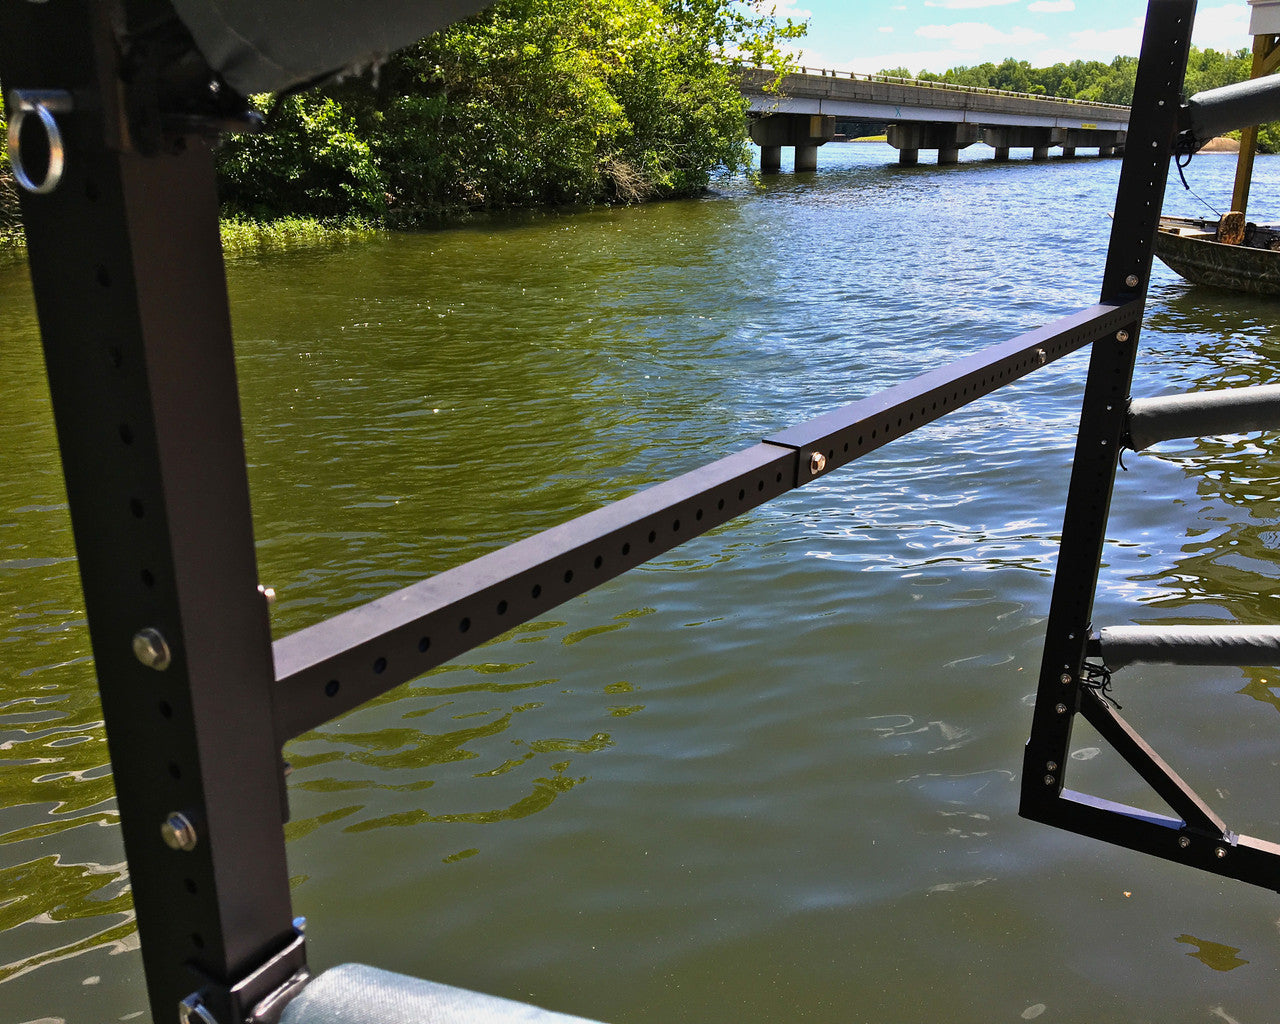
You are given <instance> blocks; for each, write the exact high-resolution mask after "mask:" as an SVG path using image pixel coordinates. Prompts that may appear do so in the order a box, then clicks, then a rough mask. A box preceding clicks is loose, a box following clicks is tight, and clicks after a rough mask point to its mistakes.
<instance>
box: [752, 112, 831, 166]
mask: <svg viewBox="0 0 1280 1024" xmlns="http://www.w3.org/2000/svg"><path fill="white" fill-rule="evenodd" d="M835 134H836V119H835V118H834V117H832V116H831V115H830V114H770V115H768V116H767V117H760V118H757V119H756V120H754V121H752V122H751V141H752V142H754V143H755V144H756V145H757V146H759V147H760V173H762V174H776V173H778V170H779V169H780V168H781V166H782V156H781V151H782V147H783V146H794V147H795V150H796V170H797V171H801V172H803V171H816V170H817V169H818V147H819V146H821V145H823V144H824V143H827V142H830V141H831V140H832V139H833V138H834V137H835Z"/></svg>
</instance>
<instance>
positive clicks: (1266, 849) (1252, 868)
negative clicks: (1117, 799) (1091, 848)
mask: <svg viewBox="0 0 1280 1024" xmlns="http://www.w3.org/2000/svg"><path fill="white" fill-rule="evenodd" d="M1049 807H1052V812H1051V813H1045V811H1047V810H1048V809H1049ZM1021 814H1022V816H1023V817H1024V818H1028V819H1030V820H1031V821H1039V822H1041V823H1043V824H1046V825H1053V826H1054V827H1056V828H1061V829H1065V830H1066V831H1068V832H1074V833H1076V834H1077V835H1081V836H1086V837H1088V838H1090V839H1101V840H1102V841H1103V842H1107V843H1113V844H1114V845H1116V846H1123V847H1125V848H1126V849H1129V850H1135V851H1137V852H1138V853H1146V854H1149V855H1151V856H1152V857H1160V858H1162V859H1164V860H1170V861H1174V862H1176V863H1178V864H1185V865H1187V866H1188V867H1193V868H1199V869H1200V870H1201V871H1209V872H1212V873H1213V874H1215V875H1224V876H1226V877H1227V878H1235V879H1237V880H1238V881H1241V882H1248V883H1249V884H1251V885H1258V886H1262V887H1264V888H1267V889H1274V890H1276V891H1280V870H1277V864H1280V845H1277V844H1275V843H1271V842H1267V841H1266V840H1265V839H1255V838H1253V837H1252V836H1242V835H1235V834H1234V833H1228V834H1227V835H1226V836H1222V837H1219V836H1214V835H1206V834H1202V833H1198V832H1194V831H1191V830H1189V829H1188V828H1187V827H1186V826H1185V825H1184V823H1183V822H1181V821H1179V820H1178V819H1177V818H1171V817H1168V816H1167V815H1163V814H1155V813H1152V812H1151V811H1144V810H1140V809H1138V808H1136V807H1129V806H1127V805H1125V804H1119V803H1114V802H1112V801H1110V800H1104V799H1102V798H1100V797H1096V796H1090V795H1088V794H1087V793H1077V792H1075V791H1074V790H1070V789H1064V790H1063V791H1062V793H1061V795H1060V796H1059V797H1058V799H1056V800H1054V801H1053V802H1052V804H1045V805H1041V806H1039V807H1029V806H1024V807H1023V808H1022V810H1021Z"/></svg>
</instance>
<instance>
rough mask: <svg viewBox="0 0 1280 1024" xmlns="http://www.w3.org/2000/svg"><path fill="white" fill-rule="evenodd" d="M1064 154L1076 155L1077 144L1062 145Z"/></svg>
mask: <svg viewBox="0 0 1280 1024" xmlns="http://www.w3.org/2000/svg"><path fill="white" fill-rule="evenodd" d="M1062 155H1063V156H1075V155H1076V147H1075V146H1066V145H1064V146H1063V147H1062Z"/></svg>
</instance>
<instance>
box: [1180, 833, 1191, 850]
mask: <svg viewBox="0 0 1280 1024" xmlns="http://www.w3.org/2000/svg"><path fill="white" fill-rule="evenodd" d="M1178 845H1179V846H1181V847H1182V848H1183V849H1184V850H1185V849H1186V848H1187V847H1188V846H1190V845H1191V839H1190V837H1189V836H1178Z"/></svg>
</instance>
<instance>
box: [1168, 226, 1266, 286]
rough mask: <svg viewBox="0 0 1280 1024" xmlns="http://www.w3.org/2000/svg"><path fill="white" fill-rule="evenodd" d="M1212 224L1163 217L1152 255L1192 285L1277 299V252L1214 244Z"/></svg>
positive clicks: (1243, 246) (1219, 243) (1251, 247)
mask: <svg viewBox="0 0 1280 1024" xmlns="http://www.w3.org/2000/svg"><path fill="white" fill-rule="evenodd" d="M1214 226H1215V225H1214V223H1213V222H1212V221H1198V220H1191V219H1184V218H1175V217H1163V218H1161V220H1160V229H1159V231H1157V232H1156V242H1155V254H1156V256H1157V257H1159V258H1160V260H1161V261H1162V262H1163V263H1164V264H1165V265H1166V266H1167V267H1168V268H1169V269H1170V270H1172V271H1173V272H1174V273H1176V274H1179V275H1181V276H1182V277H1184V278H1186V279H1187V280H1188V281H1190V282H1191V283H1192V284H1203V285H1210V286H1212V287H1215V288H1229V289H1231V290H1233V291H1242V292H1253V293H1255V294H1259V295H1280V252H1273V251H1272V250H1270V249H1259V248H1256V247H1253V246H1248V245H1223V244H1222V243H1221V242H1215V241H1213V239H1212V237H1211V236H1210V235H1211V232H1212V231H1213V228H1214Z"/></svg>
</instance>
